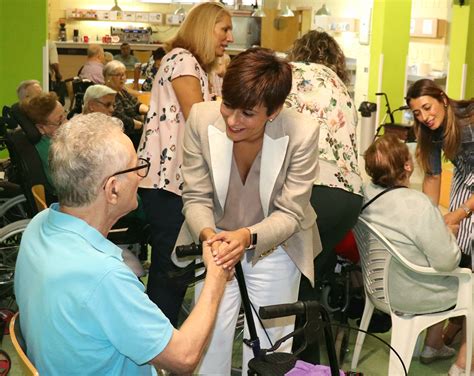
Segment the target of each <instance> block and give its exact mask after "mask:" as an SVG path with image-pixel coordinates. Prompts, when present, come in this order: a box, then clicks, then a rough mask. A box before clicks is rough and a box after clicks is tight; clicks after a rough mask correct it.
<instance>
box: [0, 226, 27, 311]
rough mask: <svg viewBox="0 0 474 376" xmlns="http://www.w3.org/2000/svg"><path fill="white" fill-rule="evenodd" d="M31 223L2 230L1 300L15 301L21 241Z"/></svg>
mask: <svg viewBox="0 0 474 376" xmlns="http://www.w3.org/2000/svg"><path fill="white" fill-rule="evenodd" d="M29 222H30V220H29V219H24V220H21V221H17V222H14V223H10V224H9V225H7V226H5V227H3V228H1V229H0V300H10V301H11V302H13V301H14V299H13V295H14V294H13V278H14V273H15V263H16V258H17V256H18V250H19V248H20V241H21V236H22V234H23V232H24V231H25V228H26V226H27V225H28V223H29Z"/></svg>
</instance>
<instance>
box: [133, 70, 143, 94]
mask: <svg viewBox="0 0 474 376" xmlns="http://www.w3.org/2000/svg"><path fill="white" fill-rule="evenodd" d="M140 74H141V69H140V66H136V67H135V70H134V71H133V89H134V90H139V88H138V80H139V79H140Z"/></svg>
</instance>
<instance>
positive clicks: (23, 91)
mask: <svg viewBox="0 0 474 376" xmlns="http://www.w3.org/2000/svg"><path fill="white" fill-rule="evenodd" d="M31 85H39V86H40V87H41V83H40V82H39V81H38V80H26V81H21V82H20V85H18V87H17V88H16V95H17V97H18V100H19V101H20V102H22V101H23V100H24V99H25V98H26V96H27V94H28V93H27V90H28V88H29V87H30V86H31Z"/></svg>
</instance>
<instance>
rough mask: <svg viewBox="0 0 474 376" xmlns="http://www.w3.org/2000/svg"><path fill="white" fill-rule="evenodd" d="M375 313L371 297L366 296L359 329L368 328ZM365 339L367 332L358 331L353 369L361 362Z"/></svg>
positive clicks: (353, 356)
mask: <svg viewBox="0 0 474 376" xmlns="http://www.w3.org/2000/svg"><path fill="white" fill-rule="evenodd" d="M373 313H374V305H373V304H372V302H371V301H370V299H368V298H366V299H365V307H364V313H363V314H362V319H361V320H360V326H359V329H362V330H367V328H368V327H369V324H370V319H371V318H372V314H373ZM364 340H365V333H363V332H358V333H357V340H356V343H355V345H354V355H352V363H351V369H352V370H355V368H356V367H357V364H358V363H359V356H360V352H361V350H362V345H363V344H364Z"/></svg>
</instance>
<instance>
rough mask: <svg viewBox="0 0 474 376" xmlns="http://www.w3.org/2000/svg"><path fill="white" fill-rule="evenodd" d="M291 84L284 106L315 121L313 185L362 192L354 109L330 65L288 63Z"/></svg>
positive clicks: (355, 112)
mask: <svg viewBox="0 0 474 376" xmlns="http://www.w3.org/2000/svg"><path fill="white" fill-rule="evenodd" d="M291 66H292V71H293V84H292V88H291V93H290V95H289V96H288V98H287V100H286V102H285V106H287V107H289V108H293V109H295V110H297V111H299V112H302V113H306V114H308V115H310V116H312V117H313V118H314V119H316V120H317V121H318V123H319V126H320V130H319V161H320V173H319V177H318V179H317V180H316V182H315V184H316V185H324V186H328V187H333V188H340V189H343V190H345V191H348V192H351V193H355V194H358V195H362V179H361V177H360V171H359V166H358V162H357V145H356V133H355V132H356V125H357V111H356V109H355V105H354V102H353V101H352V99H351V97H350V96H349V93H348V91H347V88H346V86H345V85H344V83H343V82H342V81H341V80H340V78H339V77H338V76H337V74H336V73H335V72H334V71H332V70H331V69H330V68H328V67H326V66H324V65H321V64H316V63H302V62H297V63H294V62H293V63H291Z"/></svg>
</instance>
